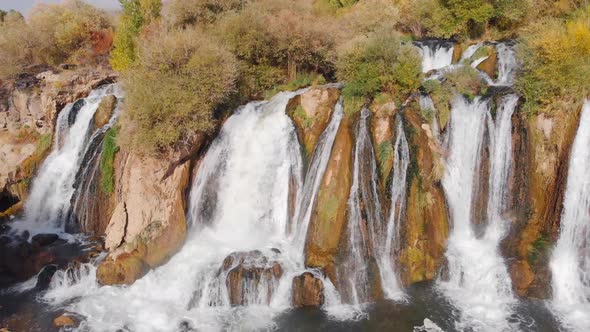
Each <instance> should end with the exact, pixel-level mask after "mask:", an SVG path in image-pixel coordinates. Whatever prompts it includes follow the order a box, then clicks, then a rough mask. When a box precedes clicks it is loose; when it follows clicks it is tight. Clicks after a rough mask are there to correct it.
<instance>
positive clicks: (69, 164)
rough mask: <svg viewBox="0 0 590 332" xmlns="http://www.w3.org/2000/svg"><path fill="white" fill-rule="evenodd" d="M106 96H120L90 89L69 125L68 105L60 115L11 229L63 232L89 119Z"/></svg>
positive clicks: (105, 88) (88, 133)
mask: <svg viewBox="0 0 590 332" xmlns="http://www.w3.org/2000/svg"><path fill="white" fill-rule="evenodd" d="M109 94H115V95H117V96H118V97H121V93H120V91H119V90H118V89H117V86H116V85H107V86H103V87H101V88H98V89H96V90H93V91H92V92H91V93H90V95H89V96H88V97H87V98H84V102H85V104H84V106H83V107H82V108H80V109H79V110H78V112H77V114H76V118H75V122H74V123H73V124H72V125H71V126H70V125H69V124H68V118H69V117H70V113H71V111H72V106H73V104H68V105H67V106H66V107H65V108H64V109H63V110H62V111H61V112H60V113H59V115H58V118H57V123H56V134H55V140H54V143H53V150H52V151H51V153H50V154H49V156H48V157H47V158H46V159H45V161H44V162H43V164H42V166H41V167H40V169H39V172H38V175H37V176H36V177H35V179H34V180H33V184H32V187H31V194H30V196H29V198H28V199H27V201H26V203H25V214H24V218H23V220H20V221H17V222H15V223H14V224H13V228H14V229H16V230H29V231H30V232H31V233H32V235H34V234H38V233H44V232H63V230H64V225H65V222H66V217H67V213H68V210H69V208H70V199H71V197H72V194H73V192H74V188H73V185H74V181H75V177H76V174H77V172H78V170H79V168H80V166H81V165H80V164H81V162H82V158H83V156H84V152H85V151H86V148H87V147H88V143H89V141H90V140H89V138H90V136H91V135H92V131H93V130H94V126H93V121H92V119H93V116H94V113H95V112H96V110H97V108H98V105H99V104H100V101H101V100H102V98H103V97H105V96H107V95H109Z"/></svg>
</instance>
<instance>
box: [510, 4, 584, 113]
mask: <svg viewBox="0 0 590 332" xmlns="http://www.w3.org/2000/svg"><path fill="white" fill-rule="evenodd" d="M519 57H520V59H521V60H522V62H523V65H522V74H521V75H519V77H518V78H517V83H516V89H517V90H518V91H519V92H520V93H521V94H522V95H523V96H524V97H525V105H524V107H523V109H524V111H526V112H528V113H535V112H537V111H539V110H545V111H550V110H552V109H560V108H562V107H563V105H564V104H565V105H566V107H567V105H570V106H571V104H574V103H580V102H581V100H582V99H583V98H585V97H587V96H588V95H590V85H589V84H588V83H587V80H588V77H590V6H588V7H586V9H584V10H580V11H578V12H576V13H575V14H574V15H572V18H570V19H569V20H567V21H563V20H557V19H544V20H541V21H540V22H538V23H536V24H533V25H532V26H531V27H530V28H528V29H527V30H526V31H525V33H523V35H522V36H521V38H520V47H519Z"/></svg>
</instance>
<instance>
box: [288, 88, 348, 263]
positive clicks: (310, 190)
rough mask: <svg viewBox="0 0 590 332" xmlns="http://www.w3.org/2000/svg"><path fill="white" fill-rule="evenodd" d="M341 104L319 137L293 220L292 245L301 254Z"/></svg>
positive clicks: (336, 127)
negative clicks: (294, 222)
mask: <svg viewBox="0 0 590 332" xmlns="http://www.w3.org/2000/svg"><path fill="white" fill-rule="evenodd" d="M342 102H343V101H342V98H341V99H340V100H338V103H337V104H336V108H335V110H334V114H333V115H332V118H331V120H330V123H329V124H328V126H327V127H326V129H325V130H324V132H323V133H322V135H320V138H319V140H318V143H317V145H316V147H315V149H314V152H313V155H312V157H311V162H310V164H309V168H308V171H307V173H306V176H305V181H304V185H303V190H302V195H301V200H300V202H299V204H298V206H299V208H298V210H297V212H298V213H297V216H296V219H295V220H296V221H297V225H296V227H295V229H296V231H295V232H293V241H294V244H295V246H296V247H297V248H299V251H300V252H301V253H302V254H303V249H304V246H305V238H306V235H307V228H308V226H309V221H310V219H311V213H312V211H313V208H314V204H315V198H316V196H317V193H318V191H319V189H320V184H321V183H322V178H323V177H324V172H325V170H326V166H327V165H328V161H330V155H331V153H332V145H333V144H334V139H335V138H336V133H337V132H338V127H340V122H341V120H342V117H343V116H344V111H343V105H342Z"/></svg>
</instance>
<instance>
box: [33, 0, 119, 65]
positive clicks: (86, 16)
mask: <svg viewBox="0 0 590 332" xmlns="http://www.w3.org/2000/svg"><path fill="white" fill-rule="evenodd" d="M28 21H29V25H30V26H31V29H32V30H33V31H34V33H35V34H36V37H37V38H36V42H37V45H36V47H35V48H36V52H37V53H38V54H37V57H38V58H39V59H40V61H41V62H42V63H48V64H52V65H56V64H59V63H61V62H64V61H74V62H77V63H80V62H85V61H91V60H92V57H93V52H92V50H93V41H92V36H93V33H97V32H102V31H104V30H107V29H109V28H110V26H111V25H110V22H109V19H108V17H107V15H106V13H105V12H104V11H102V10H99V9H97V8H95V7H93V6H91V5H88V4H87V3H85V2H84V1H81V0H68V1H66V2H64V3H62V4H38V5H37V6H36V7H35V8H33V10H32V11H31V14H30V15H29V19H28Z"/></svg>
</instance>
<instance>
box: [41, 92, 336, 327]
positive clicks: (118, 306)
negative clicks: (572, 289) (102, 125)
mask: <svg viewBox="0 0 590 332" xmlns="http://www.w3.org/2000/svg"><path fill="white" fill-rule="evenodd" d="M295 95H296V93H281V94H279V95H277V96H276V97H275V98H273V99H272V100H271V101H270V102H254V103H250V104H248V105H246V106H244V107H242V108H241V109H239V110H238V111H237V112H236V113H235V114H234V115H233V116H232V117H230V118H229V119H228V120H227V121H226V123H225V124H224V126H223V128H222V130H221V132H220V134H219V135H218V137H217V138H216V139H215V141H214V142H213V143H212V145H211V147H210V148H209V151H208V152H207V154H206V155H205V157H204V159H203V161H202V163H201V165H200V166H199V170H198V171H197V175H196V179H197V181H195V182H194V183H193V188H192V189H191V194H190V205H189V214H188V223H189V225H190V229H189V234H188V236H187V240H186V242H185V245H184V247H183V248H182V249H181V250H180V252H178V253H177V254H176V255H174V256H173V257H172V259H171V260H170V261H169V262H168V263H167V264H165V265H163V266H162V267H160V268H158V269H155V270H152V271H150V272H149V273H148V274H147V275H146V276H144V277H143V278H141V279H140V280H138V281H136V282H135V283H134V284H133V285H131V286H129V287H109V286H105V287H99V286H98V285H97V284H96V282H95V281H94V280H93V279H92V278H91V277H87V278H81V280H79V281H78V282H77V283H71V284H68V283H67V282H55V287H53V288H52V290H51V291H50V292H48V294H49V295H47V296H46V299H47V300H48V301H50V302H51V303H53V304H55V305H58V304H59V303H64V301H67V300H72V299H73V298H76V297H80V296H81V298H80V299H79V300H76V301H75V302H74V303H73V304H71V305H69V306H68V308H67V310H68V311H71V312H74V313H77V314H80V315H82V316H84V317H86V320H85V321H84V322H83V323H82V326H81V330H84V329H89V330H91V331H103V330H116V329H118V328H125V327H126V328H128V329H130V330H133V331H177V330H178V329H179V326H180V324H188V325H189V326H190V327H192V328H194V329H197V330H203V331H221V330H223V331H228V330H229V331H248V330H257V329H266V328H272V327H273V326H274V325H273V324H274V323H273V321H272V319H273V318H274V317H275V315H276V314H278V313H280V312H281V311H282V310H284V309H286V308H289V307H290V305H291V283H292V278H293V277H294V276H296V275H298V274H300V273H302V272H303V271H305V268H304V266H303V260H302V257H303V256H302V253H301V252H300V250H302V248H301V246H300V244H299V243H298V242H297V241H296V240H295V238H296V237H294V236H292V235H293V234H297V232H298V230H297V229H295V230H293V231H292V232H291V231H290V228H289V227H288V226H289V222H290V221H291V220H294V216H293V215H292V214H297V213H298V212H296V211H295V212H291V209H289V200H290V199H295V200H297V201H300V199H299V198H298V197H300V196H301V194H302V192H301V191H302V184H301V182H300V181H298V180H296V179H297V178H299V179H300V178H301V172H302V169H301V167H302V161H301V155H300V149H299V143H298V142H297V136H296V133H295V128H294V126H293V124H292V122H291V120H290V118H289V117H288V116H287V115H286V114H285V108H286V105H287V103H288V101H289V100H290V99H291V98H292V97H293V96H295ZM341 112H342V109H341V105H340V106H339V107H338V109H337V110H336V111H335V113H334V115H333V119H332V120H333V122H335V123H336V124H335V125H334V124H333V123H331V124H330V125H329V126H328V129H327V130H326V133H327V134H326V135H325V136H323V137H322V138H321V140H322V141H323V143H322V147H321V148H318V149H316V151H317V153H318V154H319V155H321V156H322V157H321V158H320V160H323V159H324V158H326V157H325V156H324V154H325V151H324V149H327V150H328V151H330V150H331V146H332V143H333V139H334V136H335V134H334V133H333V132H335V130H336V129H337V127H338V124H339V122H340V119H341V117H342V113H341ZM334 127H335V128H334ZM318 146H319V145H318ZM328 154H329V153H328ZM312 164H313V161H312ZM310 169H311V168H310ZM314 169H317V170H318V172H321V173H323V171H324V169H325V163H324V162H319V166H318V167H317V168H314ZM319 178H321V176H319ZM294 179H295V180H294ZM310 188H314V186H310ZM313 191H317V190H313ZM293 192H294V193H295V198H293V197H292V195H293ZM314 195H315V194H314ZM314 195H312V196H314ZM314 200H315V199H314V198H312V199H311V201H312V202H313V201H314ZM295 227H296V228H300V227H307V225H305V224H296V225H295ZM273 248H277V249H279V250H280V252H281V253H276V252H274V251H273V250H271V249H273ZM250 250H260V251H261V252H262V253H263V254H264V255H265V256H266V257H267V261H264V260H261V259H254V260H252V261H248V262H247V263H248V264H251V265H255V266H258V267H261V266H269V265H271V264H272V263H273V262H278V263H280V264H281V265H282V268H283V271H284V272H283V276H282V278H280V279H279V280H275V279H273V280H271V281H270V284H269V283H266V282H260V283H259V284H257V285H255V284H248V285H245V286H246V291H245V292H244V303H245V304H247V305H246V306H238V307H232V306H231V305H230V298H229V294H228V293H229V292H228V289H227V287H226V281H225V277H226V276H227V270H226V271H223V270H221V269H220V268H221V265H222V262H223V260H224V259H225V258H226V257H227V256H228V255H229V254H230V253H232V252H240V251H250ZM232 266H233V265H232ZM61 279H63V278H61ZM61 279H60V278H58V280H61ZM324 283H325V284H326V288H327V289H328V288H329V286H330V285H331V284H330V283H329V282H328V281H327V280H325V281H324ZM80 284H82V285H85V286H83V287H78V285H80ZM80 292H82V294H81V293H80ZM326 294H327V295H326V297H327V298H328V297H329V298H334V297H337V292H334V291H332V292H330V291H327V292H326ZM331 303H335V301H334V300H332V302H331ZM335 312H339V311H338V310H336V311H335Z"/></svg>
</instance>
